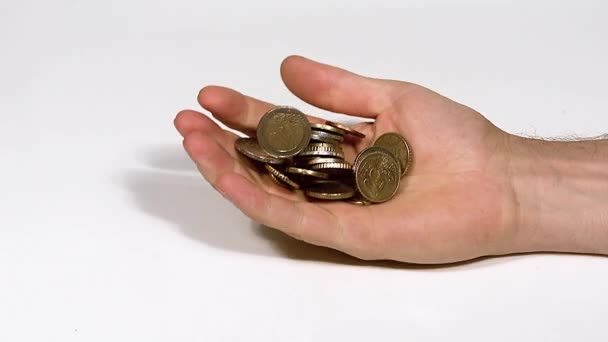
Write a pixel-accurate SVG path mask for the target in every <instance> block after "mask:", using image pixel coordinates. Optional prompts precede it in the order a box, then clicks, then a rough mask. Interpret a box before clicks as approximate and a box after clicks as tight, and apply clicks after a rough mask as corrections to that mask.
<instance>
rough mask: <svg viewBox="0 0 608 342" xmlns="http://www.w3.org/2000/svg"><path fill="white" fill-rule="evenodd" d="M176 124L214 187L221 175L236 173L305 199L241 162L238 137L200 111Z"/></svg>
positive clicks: (184, 115)
mask: <svg viewBox="0 0 608 342" xmlns="http://www.w3.org/2000/svg"><path fill="white" fill-rule="evenodd" d="M175 121H176V127H178V130H179V131H180V133H181V134H182V135H183V136H185V139H184V148H185V149H186V151H187V152H188V154H189V155H190V158H191V159H192V160H193V161H194V162H195V163H196V165H197V168H198V169H199V171H200V172H201V174H202V175H203V177H204V178H205V179H206V180H207V181H208V182H209V183H211V185H213V186H215V180H216V179H217V176H218V175H221V174H222V173H226V172H236V173H239V174H242V175H244V176H246V177H247V178H249V179H251V180H255V181H256V182H260V183H261V184H263V186H265V187H267V189H268V191H269V192H270V193H272V194H276V195H278V196H281V197H284V198H290V199H293V200H298V201H302V200H303V198H302V197H301V196H297V194H294V193H293V192H291V191H289V190H287V189H284V188H281V187H278V186H277V185H276V184H274V183H273V182H272V180H271V179H270V178H268V177H264V176H263V174H260V173H257V172H255V171H253V170H251V169H250V168H249V165H242V164H241V163H240V162H239V161H240V160H242V157H240V156H239V155H238V152H237V151H236V149H235V148H234V143H235V141H236V139H237V138H238V137H237V136H236V135H234V134H232V133H231V132H228V131H225V130H223V129H222V128H221V127H219V126H218V125H217V124H216V123H215V122H213V120H211V119H210V118H208V117H207V116H205V115H203V114H201V113H198V112H196V111H190V110H185V111H182V112H180V113H179V114H178V115H177V117H176V120H175ZM214 142H215V143H214ZM228 158H229V159H228ZM264 174H265V173H264Z"/></svg>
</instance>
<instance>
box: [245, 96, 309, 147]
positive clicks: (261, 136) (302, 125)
mask: <svg viewBox="0 0 608 342" xmlns="http://www.w3.org/2000/svg"><path fill="white" fill-rule="evenodd" d="M310 132H311V129H310V123H309V122H308V119H307V118H306V116H305V115H304V114H303V113H302V112H300V111H299V110H297V109H295V108H291V107H275V108H273V109H271V110H270V111H268V112H267V113H266V114H264V116H262V118H261V119H260V122H259V123H258V127H257V130H256V135H257V138H258V142H259V143H260V146H262V148H263V149H264V151H266V153H268V154H270V155H271V156H273V157H276V158H289V157H293V156H295V155H297V154H298V153H300V152H301V151H302V150H304V149H305V148H306V146H308V143H309V142H310Z"/></svg>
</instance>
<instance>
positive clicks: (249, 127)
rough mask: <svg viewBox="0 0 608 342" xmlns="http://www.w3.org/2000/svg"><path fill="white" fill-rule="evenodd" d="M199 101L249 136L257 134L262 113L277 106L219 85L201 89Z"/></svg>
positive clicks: (313, 118)
mask: <svg viewBox="0 0 608 342" xmlns="http://www.w3.org/2000/svg"><path fill="white" fill-rule="evenodd" d="M198 102H199V103H200V104H201V106H203V108H205V109H206V110H208V111H210V112H211V114H213V116H214V117H215V118H217V119H218V120H220V121H221V122H223V123H224V124H225V125H226V126H228V127H230V128H233V129H236V130H238V131H241V132H243V133H245V134H247V135H249V136H255V131H256V128H257V126H258V122H259V121H260V118H261V117H262V115H264V113H266V112H267V111H269V110H270V109H272V108H273V107H275V105H273V104H271V103H268V102H264V101H261V100H258V99H255V98H253V97H249V96H246V95H243V94H241V93H239V92H237V91H235V90H232V89H229V88H224V87H218V86H207V87H205V88H203V89H201V91H200V92H199V94H198ZM308 120H309V121H311V122H322V120H321V119H319V118H315V117H312V116H308Z"/></svg>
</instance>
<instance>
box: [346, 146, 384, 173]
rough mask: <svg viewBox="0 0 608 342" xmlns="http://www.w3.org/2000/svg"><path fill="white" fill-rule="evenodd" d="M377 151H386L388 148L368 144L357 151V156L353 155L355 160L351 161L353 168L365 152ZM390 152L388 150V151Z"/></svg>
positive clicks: (355, 167)
mask: <svg viewBox="0 0 608 342" xmlns="http://www.w3.org/2000/svg"><path fill="white" fill-rule="evenodd" d="M377 151H385V152H388V150H386V149H385V148H384V147H379V146H370V147H368V148H366V149H364V150H363V151H361V152H359V154H357V156H356V157H355V162H354V163H353V169H357V165H358V164H359V161H360V160H361V158H363V157H364V156H365V155H366V154H370V153H373V152H377ZM389 153H390V152H389Z"/></svg>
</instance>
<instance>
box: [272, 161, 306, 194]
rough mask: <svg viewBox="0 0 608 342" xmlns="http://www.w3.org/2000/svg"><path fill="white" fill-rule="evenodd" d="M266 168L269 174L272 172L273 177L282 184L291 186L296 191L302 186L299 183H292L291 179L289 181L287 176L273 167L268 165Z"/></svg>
mask: <svg viewBox="0 0 608 342" xmlns="http://www.w3.org/2000/svg"><path fill="white" fill-rule="evenodd" d="M264 167H265V168H266V170H268V172H270V174H271V176H275V177H276V178H277V179H279V180H280V181H281V182H283V183H285V184H287V185H289V186H290V187H292V188H294V189H299V188H300V185H299V184H298V183H296V182H294V181H292V180H291V179H289V177H287V176H285V175H284V174H282V173H281V172H280V171H279V170H277V169H275V168H274V167H272V166H271V165H269V164H266V165H264Z"/></svg>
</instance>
